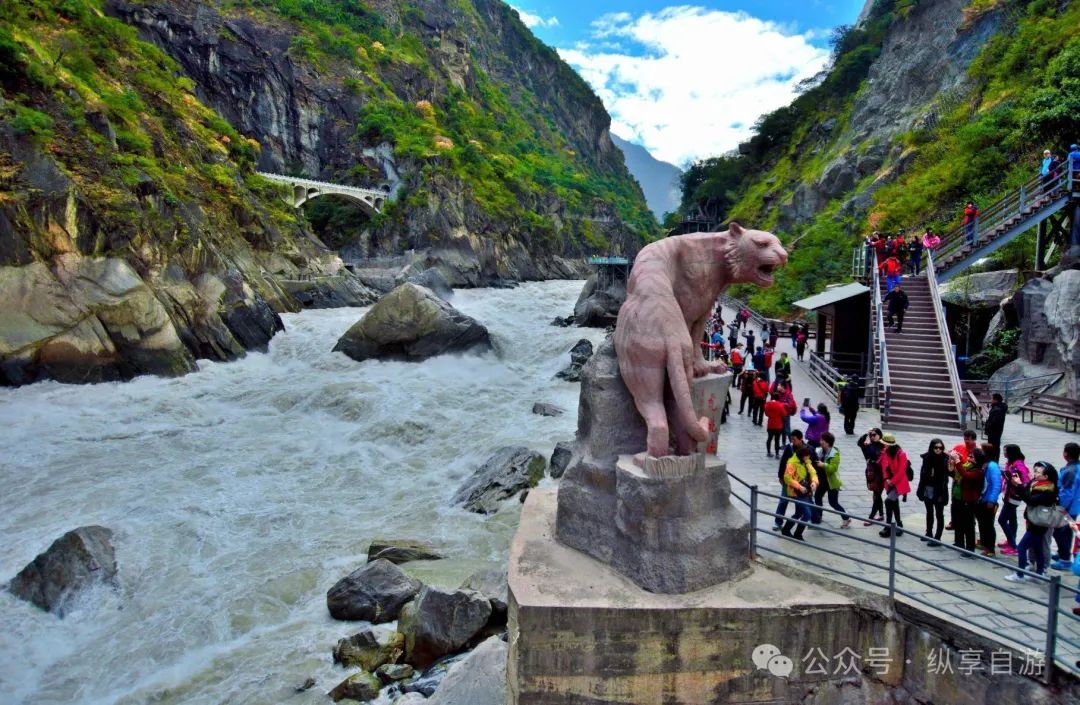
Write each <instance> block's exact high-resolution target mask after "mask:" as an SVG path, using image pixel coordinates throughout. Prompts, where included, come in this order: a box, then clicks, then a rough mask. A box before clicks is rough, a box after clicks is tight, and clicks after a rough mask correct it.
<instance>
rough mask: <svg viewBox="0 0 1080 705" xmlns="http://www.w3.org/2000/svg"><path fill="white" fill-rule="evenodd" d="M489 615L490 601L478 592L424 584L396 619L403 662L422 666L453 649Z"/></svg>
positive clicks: (485, 621) (478, 627)
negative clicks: (401, 640) (403, 653)
mask: <svg viewBox="0 0 1080 705" xmlns="http://www.w3.org/2000/svg"><path fill="white" fill-rule="evenodd" d="M490 616H491V602H490V601H489V600H488V598H486V597H484V596H483V595H481V594H480V593H478V592H473V591H472V590H454V591H446V590H440V589H438V588H433V587H430V586H424V588H423V589H422V590H420V593H419V594H418V595H417V596H416V599H414V600H413V601H412V602H410V603H409V604H407V605H406V606H405V607H404V609H402V610H401V618H400V620H399V621H398V629H400V630H401V633H402V634H404V635H405V662H406V663H409V664H411V665H413V666H417V667H420V668H424V667H426V666H429V665H430V664H432V663H434V662H435V660H436V659H438V658H439V657H440V656H445V655H446V654H451V653H453V652H455V651H457V650H458V649H460V648H461V647H462V646H464V645H465V644H466V643H468V641H469V639H471V638H472V637H473V636H474V635H475V634H476V633H477V632H479V631H480V630H481V629H483V628H484V625H485V624H487V621H488V618H489V617H490Z"/></svg>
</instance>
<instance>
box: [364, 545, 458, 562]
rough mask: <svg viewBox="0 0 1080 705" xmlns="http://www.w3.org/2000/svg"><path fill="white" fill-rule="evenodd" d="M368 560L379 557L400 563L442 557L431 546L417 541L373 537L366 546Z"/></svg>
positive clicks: (435, 559) (432, 559) (434, 559)
mask: <svg viewBox="0 0 1080 705" xmlns="http://www.w3.org/2000/svg"><path fill="white" fill-rule="evenodd" d="M367 557H368V562H369V563H370V562H371V561H375V560H378V559H380V558H382V559H384V560H388V561H390V562H391V563H394V564H398V565H400V564H401V563H408V562H409V561H437V560H441V559H442V558H443V556H442V554H440V553H439V552H437V551H436V550H435V549H434V548H432V547H431V546H428V545H427V544H425V543H421V542H419V541H406V540H403V539H375V540H374V541H372V542H371V545H370V546H368V553H367Z"/></svg>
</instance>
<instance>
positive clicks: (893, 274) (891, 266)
mask: <svg viewBox="0 0 1080 705" xmlns="http://www.w3.org/2000/svg"><path fill="white" fill-rule="evenodd" d="M878 267H879V268H880V269H881V270H882V271H883V272H884V273H885V289H886V291H887V292H891V291H892V290H893V288H894V287H895V286H896V285H897V284H899V283H900V273H901V272H902V271H903V267H902V265H901V264H900V260H898V259H897V258H896V257H889V258H888V259H887V260H885V261H884V262H882V263H881V264H879V265H878Z"/></svg>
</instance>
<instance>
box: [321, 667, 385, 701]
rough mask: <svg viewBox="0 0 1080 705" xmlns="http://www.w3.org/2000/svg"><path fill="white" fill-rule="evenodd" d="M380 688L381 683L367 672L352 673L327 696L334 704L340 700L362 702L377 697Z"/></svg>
mask: <svg viewBox="0 0 1080 705" xmlns="http://www.w3.org/2000/svg"><path fill="white" fill-rule="evenodd" d="M381 688H382V683H380V682H379V679H378V678H376V677H375V676H374V675H372V674H370V673H368V672H367V671H360V672H359V673H354V674H352V675H351V676H349V677H348V678H346V679H345V680H343V681H341V682H340V683H338V684H337V685H336V686H334V689H333V690H331V691H330V692H329V693H327V695H329V696H330V698H331V699H332V700H333V701H334V702H340V701H342V700H358V701H360V702H364V701H365V700H374V699H375V698H377V697H379V690H380V689H381Z"/></svg>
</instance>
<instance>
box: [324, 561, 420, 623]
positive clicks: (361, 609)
mask: <svg viewBox="0 0 1080 705" xmlns="http://www.w3.org/2000/svg"><path fill="white" fill-rule="evenodd" d="M421 586H422V583H421V582H420V581H419V580H417V579H416V578H412V577H410V576H409V575H408V574H407V573H405V571H403V570H402V569H401V568H398V567H397V566H396V565H394V564H393V563H391V562H390V561H387V560H381V559H380V560H376V561H372V562H370V563H368V564H367V565H365V566H364V567H362V568H358V569H357V570H354V571H353V572H351V573H349V574H348V575H347V576H345V577H344V578H342V579H341V580H339V581H338V582H337V583H336V584H335V585H334V586H333V587H332V588H330V590H328V591H327V593H326V606H327V608H328V609H329V610H330V615H331V616H332V617H333V618H334V619H343V620H366V621H368V622H372V623H379V622H390V621H393V620H395V619H397V616H398V613H399V612H401V606H402V605H404V604H405V603H406V602H408V601H409V600H411V599H412V598H413V596H414V595H416V593H417V592H419V591H420V588H421Z"/></svg>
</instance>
